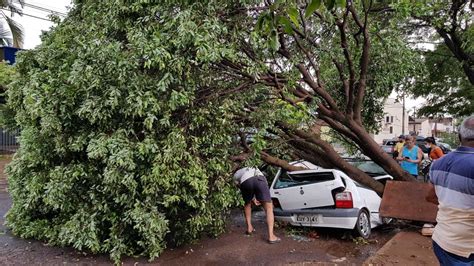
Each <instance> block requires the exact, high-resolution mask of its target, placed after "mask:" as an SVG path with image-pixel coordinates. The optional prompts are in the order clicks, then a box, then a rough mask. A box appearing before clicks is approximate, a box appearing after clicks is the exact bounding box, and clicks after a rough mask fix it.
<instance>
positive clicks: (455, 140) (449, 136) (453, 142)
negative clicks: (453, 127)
mask: <svg viewBox="0 0 474 266" xmlns="http://www.w3.org/2000/svg"><path fill="white" fill-rule="evenodd" d="M438 134H439V137H440V138H441V139H442V142H443V143H446V144H448V145H449V146H451V148H452V149H456V148H457V147H459V145H460V144H461V143H460V141H459V136H458V134H457V133H446V132H441V133H438Z"/></svg>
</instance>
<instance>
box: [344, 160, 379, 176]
mask: <svg viewBox="0 0 474 266" xmlns="http://www.w3.org/2000/svg"><path fill="white" fill-rule="evenodd" d="M348 163H350V164H352V165H353V166H355V167H357V168H359V169H360V170H362V171H364V172H365V173H366V174H368V175H370V176H380V175H386V174H387V172H385V170H384V169H383V168H382V167H380V166H379V165H378V164H376V163H374V162H373V161H348Z"/></svg>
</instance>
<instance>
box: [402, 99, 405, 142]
mask: <svg viewBox="0 0 474 266" xmlns="http://www.w3.org/2000/svg"><path fill="white" fill-rule="evenodd" d="M402 102H403V108H402V109H403V111H402V135H405V92H404V93H403V94H402Z"/></svg>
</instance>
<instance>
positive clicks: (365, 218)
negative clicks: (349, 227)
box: [354, 210, 372, 239]
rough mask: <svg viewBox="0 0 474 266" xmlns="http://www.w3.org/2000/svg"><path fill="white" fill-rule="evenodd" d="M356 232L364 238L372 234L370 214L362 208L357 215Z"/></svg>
mask: <svg viewBox="0 0 474 266" xmlns="http://www.w3.org/2000/svg"><path fill="white" fill-rule="evenodd" d="M354 231H355V233H357V235H359V236H360V237H362V238H363V239H368V238H369V236H370V232H371V231H372V230H371V227H370V215H369V213H368V212H367V211H366V210H360V211H359V214H358V215H357V222H356V224H355V227H354Z"/></svg>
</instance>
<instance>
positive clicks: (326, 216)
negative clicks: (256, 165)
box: [270, 160, 393, 238]
mask: <svg viewBox="0 0 474 266" xmlns="http://www.w3.org/2000/svg"><path fill="white" fill-rule="evenodd" d="M348 162H350V163H351V164H353V165H354V166H356V167H358V168H359V169H361V170H362V171H364V172H366V173H367V174H369V175H370V176H372V177H373V178H374V179H375V180H379V181H381V182H385V181H386V180H389V179H393V178H392V177H391V176H390V175H388V174H387V173H386V172H385V171H384V170H383V169H382V168H381V167H380V166H378V165H377V164H375V163H374V162H372V161H368V160H348ZM292 164H293V165H295V166H302V167H305V168H308V169H307V170H300V171H293V172H287V171H285V170H283V169H280V170H279V171H278V173H277V174H276V176H275V179H274V180H273V182H272V185H271V187H270V193H271V196H272V200H273V204H274V214H275V219H276V220H278V221H284V222H288V223H290V224H291V225H294V226H314V227H333V228H343V229H354V230H355V231H356V232H357V233H358V234H359V235H360V236H361V237H363V238H368V237H369V236H370V232H371V229H372V228H374V227H376V226H379V225H381V224H382V223H384V221H385V220H384V219H382V217H380V216H379V207H380V201H381V198H380V196H379V195H377V193H375V192H374V191H373V190H371V189H370V188H367V187H365V186H363V185H361V184H359V183H357V182H356V181H354V180H352V179H351V178H350V177H349V176H347V175H346V174H345V173H343V172H342V171H340V170H336V169H324V168H321V167H318V166H316V165H314V164H311V163H309V162H306V161H298V162H293V163H292Z"/></svg>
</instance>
